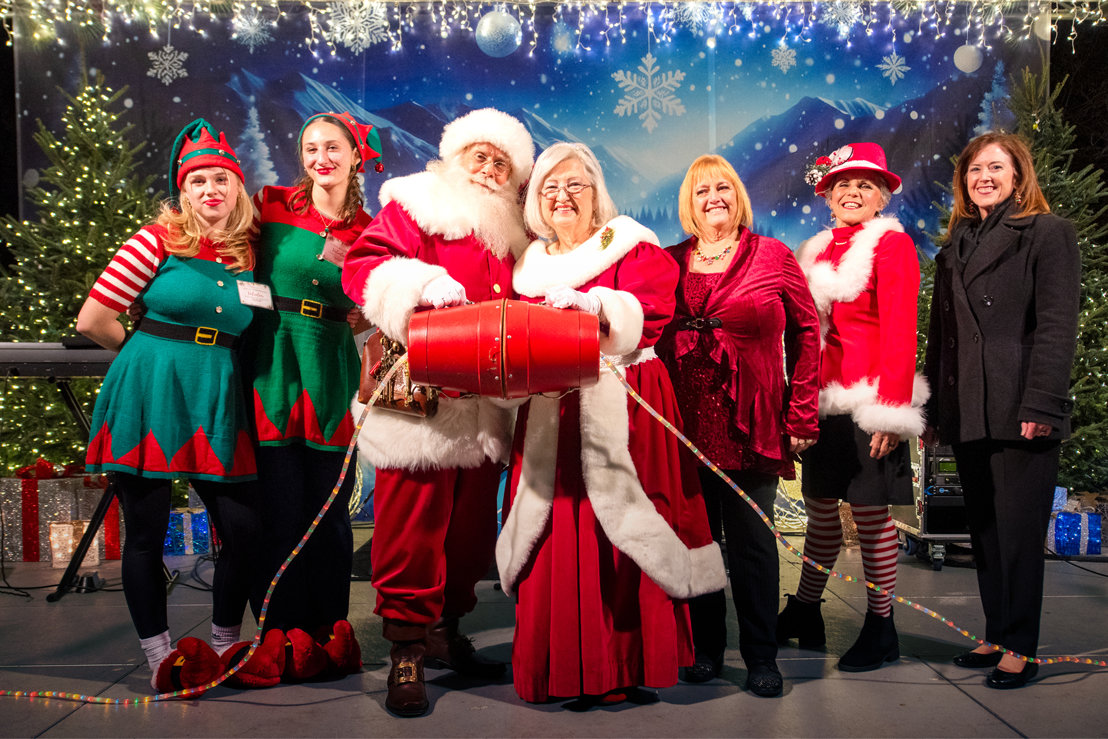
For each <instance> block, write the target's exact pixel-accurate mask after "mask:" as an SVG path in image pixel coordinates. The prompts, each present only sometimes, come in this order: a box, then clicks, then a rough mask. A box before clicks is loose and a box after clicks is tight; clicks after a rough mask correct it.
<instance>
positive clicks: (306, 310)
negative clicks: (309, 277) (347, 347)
mask: <svg viewBox="0 0 1108 739" xmlns="http://www.w3.org/2000/svg"><path fill="white" fill-rule="evenodd" d="M273 307H274V308H276V309H277V310H280V311H284V312H286V313H299V314H300V315H302V316H306V317H308V318H323V319H326V320H328V321H336V322H338V323H346V314H347V313H349V312H350V311H345V310H343V309H342V308H336V307H335V306H333V305H327V304H326V303H321V302H319V301H318V300H307V299H305V300H296V299H295V298H282V297H281V296H280V295H274V296H273Z"/></svg>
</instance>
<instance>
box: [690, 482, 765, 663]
mask: <svg viewBox="0 0 1108 739" xmlns="http://www.w3.org/2000/svg"><path fill="white" fill-rule="evenodd" d="M698 472H699V474H700V485H701V487H702V488H703V490H704V502H705V504H706V505H707V508H708V523H709V525H710V526H711V529H712V538H713V539H715V540H716V541H720V540H721V539H722V538H723V537H726V538H727V568H728V571H729V576H730V580H731V595H732V597H733V598H734V600H735V611H736V614H737V616H738V620H739V652H740V654H742V658H743V661H744V662H746V663H747V665H750V664H751V662H756V661H760V660H774V659H776V658H777V638H776V633H775V632H776V630H777V604H778V600H779V597H780V596H779V594H778V587H779V586H778V576H779V572H778V570H779V567H780V565H779V562H778V558H777V539H776V538H775V537H774V535H773V532H772V531H770V530H769V528H767V527H766V525H765V524H764V523H763V522H762V519H761V518H760V517H759V516H758V515H757V514H756V513H755V512H754V510H753V509H752V508H751V507H750V506H749V505H747V503H746V501H744V500H743V499H742V498H740V497H739V495H738V493H736V492H735V491H734V490H732V489H731V488H730V487H729V486H728V485H727V483H725V482H724V481H723V480H721V479H720V478H719V477H718V476H717V475H716V474H715V473H714V472H712V471H711V470H709V469H707V468H706V467H701V468H700V469H699V470H698ZM725 472H726V473H727V476H728V477H730V478H731V479H732V480H734V481H735V483H736V484H737V485H738V486H739V487H740V488H742V489H743V492H745V493H746V494H747V495H749V496H750V497H751V498H752V499H753V500H754V502H755V503H757V504H758V507H760V508H761V509H762V510H763V511H764V512H765V514H766V515H767V516H769V518H770V520H771V521H772V520H773V502H774V500H776V499H777V476H776V475H767V474H763V473H760V472H749V471H744V470H725ZM689 615H690V617H691V619H692V631H693V646H694V647H695V649H696V654H697V657H698V658H708V659H722V657H723V651H724V649H725V648H726V647H727V598H726V596H725V595H724V594H723V591H722V590H719V591H716V592H715V593H706V594H704V595H700V596H697V597H696V598H693V599H691V600H690V601H689Z"/></svg>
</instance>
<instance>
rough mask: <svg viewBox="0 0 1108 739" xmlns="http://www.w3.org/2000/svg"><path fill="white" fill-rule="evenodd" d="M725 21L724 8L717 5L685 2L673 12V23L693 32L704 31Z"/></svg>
mask: <svg viewBox="0 0 1108 739" xmlns="http://www.w3.org/2000/svg"><path fill="white" fill-rule="evenodd" d="M722 19H723V8H721V7H720V6H719V5H718V4H716V3H706V2H684V3H678V4H677V7H676V8H675V9H674V11H673V22H674V23H675V24H676V25H679V26H685V27H686V28H689V29H692V30H693V31H703V30H706V29H709V28H711V27H712V26H713V25H715V24H718V23H719V22H720V21H721V20H722Z"/></svg>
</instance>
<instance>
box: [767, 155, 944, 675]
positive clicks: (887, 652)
mask: <svg viewBox="0 0 1108 739" xmlns="http://www.w3.org/2000/svg"><path fill="white" fill-rule="evenodd" d="M806 179H807V181H808V182H809V184H813V185H814V186H815V191H816V194H817V195H820V196H822V197H823V198H825V199H826V201H827V205H828V207H829V208H830V209H831V215H832V218H833V225H832V227H831V228H829V229H827V230H825V231H823V232H822V233H819V234H817V235H816V236H813V237H812V238H811V239H809V240H808V241H806V242H804V244H802V245H801V246H800V248H799V249H798V250H797V261H798V262H799V263H800V268H801V269H802V270H803V271H804V274H805V276H806V277H807V278H808V287H809V288H810V289H811V292H812V297H813V298H814V299H815V302H816V310H817V312H818V313H819V318H820V339H821V340H820V344H821V350H820V381H819V385H820V392H819V416H820V423H819V439H820V441H819V443H818V444H816V445H815V446H814V447H812V448H811V449H809V450H808V451H807V452H806V453H805V454H804V457H803V467H802V489H803V492H804V502H805V506H806V508H807V513H808V528H807V532H806V534H805V540H804V553H805V555H807V556H808V557H810V558H811V559H812V560H813V561H814V562H816V563H817V564H820V565H822V566H824V567H827V568H831V567H833V566H834V565H835V561H836V560H837V559H838V556H839V551H840V549H841V548H842V543H843V537H842V525H841V523H840V520H839V501H844V502H846V503H849V504H850V508H851V512H852V514H853V517H854V521H855V523H857V525H858V539H859V542H860V544H861V549H862V565H863V569H864V572H865V577H866V579H867V580H869V581H870V582H872V583H874V584H876V585H878V586H880V588H881V592H875V591H873V590H867V591H866V593H867V599H868V608H867V610H866V617H865V623H864V625H863V626H862V632H861V634H860V635H859V636H858V639H857V641H855V643H854V645H853V646H852V647H851V648H850V649H849V650H848V651H847V652H846V653H845V654H844V655H843V656H842V657H841V658H840V659H839V663H838V667H839V669H840V670H844V671H847V672H863V671H866V670H875V669H877V668H879V667H881V666H882V665H883V664H885V663H886V662H891V661H893V660H896V659H898V658H899V656H900V648H899V645H898V643H897V635H896V627H895V626H894V624H893V614H892V598H891V596H890V595H889V593H890V592H891V591H892V590H893V588H894V587H895V585H896V555H897V538H896V530H895V528H894V527H893V523H892V518H891V517H890V515H889V505H898V504H908V503H911V502H912V472H911V467H910V464H909V458H908V454H909V452H908V444H906V443H904V442H905V440H907V439H909V438H910V437H912V436H917V435H919V434H920V433H922V432H923V427H924V422H923V413H922V405H923V403H924V402H925V401H926V399H927V384H926V382H924V380H923V378H922V377H920V376H918V375H917V374H916V372H915V366H916V301H917V298H918V293H919V280H920V278H919V262H918V259H917V257H916V249H915V246H914V245H913V244H912V240H911V239H910V238H909V237H908V236H907V234H905V233H904V228H903V227H902V226H901V225H900V223H899V222H898V221H897V220H896V219H895V218H891V217H882V216H881V211H882V210H884V208H885V207H886V206H887V205H888V203H889V198H890V195H891V193H894V192H897V191H899V189H900V178H899V177H897V176H896V175H895V174H893V173H892V172H890V171H889V170H888V169H887V168H886V166H885V152H884V151H883V150H882V149H881V147H880V146H878V145H877V144H873V143H857V144H849V145H847V146H844V147H842V148H840V149H837V150H836V151H835V152H833V153H832V154H831V155H830V156H828V157H820V159H818V160H817V161H816V164H815V166H814V167H813V169H812V170H810V171H809V172H808V175H807V177H806ZM826 584H827V575H826V574H825V573H822V572H820V571H818V570H816V569H815V568H814V567H811V566H805V567H804V568H803V570H802V572H801V577H800V585H799V586H798V587H797V592H796V595H795V596H793V595H790V596H788V603H787V605H786V607H785V610H784V611H782V612H781V614H780V616H779V617H778V622H777V639H778V641H779V642H781V643H785V642H786V641H787V640H788V639H790V638H792V637H798V638H799V642H800V646H801V647H803V648H809V649H810V648H815V647H819V646H822V645H823V643H824V641H825V639H824V625H823V616H822V615H821V613H820V596H821V595H822V594H823V590H824V587H825V586H826Z"/></svg>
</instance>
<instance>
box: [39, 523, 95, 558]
mask: <svg viewBox="0 0 1108 739" xmlns="http://www.w3.org/2000/svg"><path fill="white" fill-rule="evenodd" d="M88 523H89V522H88V521H68V522H63V523H51V524H50V564H51V566H53V567H54V568H55V569H61V568H63V567H65V566H66V565H68V564H69V560H70V559H72V558H73V553H74V552H76V551H77V546H78V545H79V544H80V543H81V537H82V536H84V535H85V529H87V528H88ZM101 544H102V541H101V536H100V532H99V531H97V532H96V537H95V538H94V539H93V540H92V543H91V544H90V545H89V548H88V552H86V553H85V558H84V560H82V561H83V563H84V564H86V565H98V564H100V545H101Z"/></svg>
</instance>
